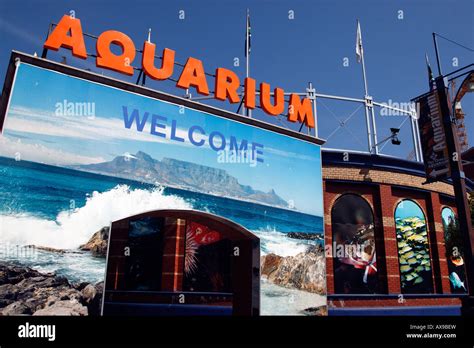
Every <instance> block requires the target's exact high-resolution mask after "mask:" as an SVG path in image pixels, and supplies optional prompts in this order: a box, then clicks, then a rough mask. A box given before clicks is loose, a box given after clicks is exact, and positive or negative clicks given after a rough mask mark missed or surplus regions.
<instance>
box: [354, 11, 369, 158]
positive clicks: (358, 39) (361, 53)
mask: <svg viewBox="0 0 474 348" xmlns="http://www.w3.org/2000/svg"><path fill="white" fill-rule="evenodd" d="M356 35H357V37H356V55H357V56H358V57H357V58H358V59H357V60H358V62H359V63H360V62H361V61H362V75H363V78H364V90H365V98H364V100H365V122H366V124H367V143H368V146H369V153H372V131H371V128H370V117H369V108H368V106H367V79H366V77H365V62H364V49H363V48H362V33H361V30H360V23H359V20H357V34H356ZM359 57H360V58H359Z"/></svg>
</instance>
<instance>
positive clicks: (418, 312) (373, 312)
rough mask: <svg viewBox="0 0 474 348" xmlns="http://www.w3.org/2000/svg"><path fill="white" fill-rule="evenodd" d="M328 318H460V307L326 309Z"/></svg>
mask: <svg viewBox="0 0 474 348" xmlns="http://www.w3.org/2000/svg"><path fill="white" fill-rule="evenodd" d="M328 314H329V316H396V315H408V316H411V315H413V316H460V315H461V306H436V307H435V306H416V307H415V306H400V307H369V308H368V307H342V308H328Z"/></svg>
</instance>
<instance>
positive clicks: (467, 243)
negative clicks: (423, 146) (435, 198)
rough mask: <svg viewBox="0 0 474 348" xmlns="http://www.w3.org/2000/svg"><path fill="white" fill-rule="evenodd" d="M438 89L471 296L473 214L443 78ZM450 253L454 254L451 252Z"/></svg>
mask: <svg viewBox="0 0 474 348" xmlns="http://www.w3.org/2000/svg"><path fill="white" fill-rule="evenodd" d="M436 89H437V93H438V98H439V104H440V109H441V114H442V117H443V124H444V128H445V130H444V131H445V135H446V147H447V149H448V153H449V156H448V159H449V165H450V167H451V180H452V183H453V188H454V197H455V199H456V208H457V211H458V220H459V231H460V232H461V237H462V239H463V242H464V243H463V244H464V247H463V249H464V250H463V251H464V265H465V266H466V276H467V281H468V290H469V294H470V295H471V296H473V294H474V259H473V250H474V231H473V229H472V225H471V214H470V209H469V203H468V200H467V191H466V181H465V175H464V171H463V167H462V163H461V161H458V160H455V156H454V154H455V153H458V154H460V151H459V149H460V146H459V142H458V139H457V136H456V125H455V124H454V123H453V122H452V120H451V110H450V108H449V100H448V95H447V92H446V85H445V83H444V78H443V76H439V77H437V78H436ZM449 252H452V251H451V250H449Z"/></svg>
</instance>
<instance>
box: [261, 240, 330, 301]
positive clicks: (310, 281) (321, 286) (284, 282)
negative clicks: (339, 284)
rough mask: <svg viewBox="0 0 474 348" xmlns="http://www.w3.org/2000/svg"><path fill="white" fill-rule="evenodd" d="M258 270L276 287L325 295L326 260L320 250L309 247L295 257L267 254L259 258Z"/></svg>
mask: <svg viewBox="0 0 474 348" xmlns="http://www.w3.org/2000/svg"><path fill="white" fill-rule="evenodd" d="M260 268H261V275H262V276H265V277H266V278H267V280H268V281H270V282H272V283H274V284H276V285H280V286H284V287H289V288H295V289H299V290H304V291H308V292H314V293H317V294H321V295H323V294H325V293H326V281H325V279H326V260H325V257H324V253H323V251H322V249H321V248H318V247H310V248H308V250H306V251H305V252H302V253H299V254H297V255H295V256H286V257H281V256H278V255H275V254H268V255H265V256H262V257H261V258H260Z"/></svg>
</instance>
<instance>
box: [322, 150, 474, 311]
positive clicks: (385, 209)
mask: <svg viewBox="0 0 474 348" xmlns="http://www.w3.org/2000/svg"><path fill="white" fill-rule="evenodd" d="M322 163H323V185H324V187H323V189H324V222H325V245H326V248H328V246H330V248H331V247H333V248H332V249H329V250H333V251H332V252H328V249H326V251H327V252H326V256H327V261H326V262H327V270H326V273H327V292H328V305H329V313H330V315H351V314H366V315H367V314H369V315H370V314H376V315H380V314H402V315H404V314H433V315H436V314H459V313H460V308H461V301H462V299H463V298H464V297H465V296H466V294H465V293H466V291H465V289H466V288H467V285H466V284H467V282H466V281H465V277H463V276H465V273H463V272H464V266H462V265H460V264H461V263H462V259H461V258H458V259H455V258H453V256H450V255H451V253H450V252H449V250H447V243H446V238H448V239H450V240H452V239H453V238H451V237H449V236H448V235H447V234H446V233H447V229H448V228H449V227H448V222H446V220H447V218H446V216H448V217H449V216H453V214H454V215H457V212H456V206H455V201H454V192H453V187H452V185H451V184H450V183H449V182H436V183H431V184H424V182H425V181H426V179H425V172H424V167H423V164H421V163H417V162H411V161H406V160H402V159H398V158H394V157H388V156H377V155H370V154H367V153H356V152H343V151H341V150H337V151H333V150H324V151H323V153H322ZM470 184H472V183H471V182H470ZM471 188H472V185H471ZM362 202H365V203H362ZM351 204H352V205H351ZM364 204H365V205H367V207H366V208H364V209H365V211H364V210H363V209H362V210H360V211H357V209H359V207H360V206H361V205H364ZM354 207H357V208H354ZM399 207H402V208H405V210H406V208H407V207H410V208H411V209H415V211H417V213H416V214H415V215H417V216H415V217H412V216H403V215H400V213H403V211H402V210H401V209H399ZM397 214H398V215H400V216H398V215H397ZM449 214H451V215H449ZM352 215H354V217H351V216H352ZM412 215H413V214H412ZM443 216H444V217H445V220H443ZM423 217H424V218H425V220H424V221H423ZM351 219H352V220H351ZM449 221H450V222H452V220H451V219H450V220H449ZM410 224H412V225H413V226H414V227H412V225H410ZM364 226H365V227H364ZM364 228H365V229H364ZM351 231H352V232H351ZM354 231H355V232H354ZM364 231H365V232H364ZM364 234H365V235H366V236H367V237H366V238H361V236H363V235H364ZM348 235H349V236H350V237H347V236H348ZM407 235H408V237H406V236H407ZM341 236H342V237H341ZM351 238H352V239H351ZM372 238H373V240H372ZM335 239H337V241H336V240H335ZM364 239H365V241H364ZM353 240H358V242H353ZM361 240H363V242H361ZM367 240H370V243H367V242H366V241H367ZM337 242H338V243H346V244H347V245H349V244H350V245H352V246H354V245H356V244H361V245H362V244H363V243H365V245H366V246H367V245H369V244H370V245H371V247H370V248H369V252H368V254H367V253H366V254H363V252H362V253H360V254H363V255H366V258H365V260H364V259H363V257H362V258H359V259H358V258H357V257H352V256H350V257H345V258H344V256H343V257H339V256H338V255H336V253H335V252H334V250H335V248H337ZM450 245H451V244H450ZM373 248H375V250H376V253H374V256H373V260H370V256H367V255H371V254H370V251H371V250H372V249H373ZM455 249H456V247H455ZM455 256H456V255H455ZM459 260H461V261H459ZM453 262H454V264H453ZM372 265H373V266H372ZM456 265H457V266H456ZM454 268H457V269H458V270H460V271H456V272H457V273H458V274H459V275H460V277H457V276H456V275H452V273H453V272H452V271H453V270H455V269H454ZM456 272H455V273H456ZM450 277H451V278H452V281H451V278H450ZM458 280H459V281H460V282H458ZM410 282H411V283H410ZM414 283H416V284H414ZM422 284H425V285H423V286H420V285H422Z"/></svg>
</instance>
